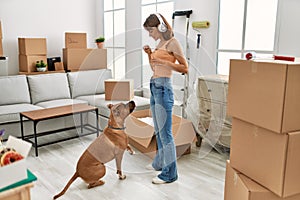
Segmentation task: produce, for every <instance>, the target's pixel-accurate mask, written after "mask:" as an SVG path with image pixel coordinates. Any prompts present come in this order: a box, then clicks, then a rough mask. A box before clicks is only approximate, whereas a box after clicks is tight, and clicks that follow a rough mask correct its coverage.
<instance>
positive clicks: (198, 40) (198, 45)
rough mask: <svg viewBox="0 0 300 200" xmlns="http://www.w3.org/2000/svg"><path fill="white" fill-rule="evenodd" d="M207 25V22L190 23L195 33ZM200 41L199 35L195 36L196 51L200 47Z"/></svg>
mask: <svg viewBox="0 0 300 200" xmlns="http://www.w3.org/2000/svg"><path fill="white" fill-rule="evenodd" d="M209 25H210V23H209V21H195V22H192V27H193V29H195V30H196V31H198V30H197V29H200V28H208V27H209ZM200 40H201V34H200V33H199V34H197V49H199V47H200Z"/></svg>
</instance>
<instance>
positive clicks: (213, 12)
mask: <svg viewBox="0 0 300 200" xmlns="http://www.w3.org/2000/svg"><path fill="white" fill-rule="evenodd" d="M175 10H192V11H193V13H192V14H191V16H190V26H189V30H190V31H189V33H188V36H189V37H188V38H189V40H188V42H189V49H190V72H192V73H190V74H191V75H196V76H199V75H201V74H215V73H216V63H215V61H216V48H217V36H218V35H217V31H218V11H219V0H210V1H207V0H184V1H182V0H177V1H175ZM177 20H178V21H180V18H179V17H178V19H177V18H176V17H175V23H174V24H175V25H174V29H175V32H181V33H182V34H183V36H185V31H184V30H185V27H186V26H185V25H186V21H185V18H183V19H181V22H178V25H177V22H176V21H177ZM195 21H209V22H210V26H209V28H202V29H193V28H192V22H195ZM197 34H201V45H200V48H199V49H197Z"/></svg>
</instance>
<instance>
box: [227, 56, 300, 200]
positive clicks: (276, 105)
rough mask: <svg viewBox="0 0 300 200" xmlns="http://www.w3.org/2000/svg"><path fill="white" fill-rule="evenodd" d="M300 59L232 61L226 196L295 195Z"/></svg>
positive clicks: (299, 161) (295, 198)
mask: <svg viewBox="0 0 300 200" xmlns="http://www.w3.org/2000/svg"><path fill="white" fill-rule="evenodd" d="M299 99H300V63H294V62H288V61H271V60H270V61H262V60H260V61H252V60H231V61H230V75H229V87H228V107H227V108H228V114H229V115H230V116H232V135H231V151H230V160H229V161H228V163H227V168H226V178H225V191H224V193H225V196H224V199H225V200H261V199H264V200H283V199H284V200H299V199H300V170H299V169H300V157H299V154H300V117H299V113H300V101H299Z"/></svg>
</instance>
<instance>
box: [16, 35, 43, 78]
mask: <svg viewBox="0 0 300 200" xmlns="http://www.w3.org/2000/svg"><path fill="white" fill-rule="evenodd" d="M18 45H19V71H20V72H21V73H22V72H36V71H37V70H36V66H35V65H36V62H37V61H39V62H40V61H41V60H43V61H44V63H47V41H46V38H18Z"/></svg>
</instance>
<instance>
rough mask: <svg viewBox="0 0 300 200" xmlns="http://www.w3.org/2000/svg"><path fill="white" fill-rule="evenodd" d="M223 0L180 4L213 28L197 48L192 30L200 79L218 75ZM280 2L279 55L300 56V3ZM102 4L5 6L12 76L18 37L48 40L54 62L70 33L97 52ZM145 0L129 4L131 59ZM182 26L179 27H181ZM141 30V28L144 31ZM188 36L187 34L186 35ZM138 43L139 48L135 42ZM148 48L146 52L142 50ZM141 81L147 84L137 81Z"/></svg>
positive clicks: (15, 0)
mask: <svg viewBox="0 0 300 200" xmlns="http://www.w3.org/2000/svg"><path fill="white" fill-rule="evenodd" d="M219 1H220V0H209V1H208V0H184V1H183V0H175V10H187V9H192V10H193V14H192V15H191V18H190V23H192V22H193V21H203V20H208V21H210V23H211V25H210V27H209V28H208V29H201V30H199V31H200V33H201V35H202V41H201V48H200V49H197V48H196V40H197V34H198V33H199V31H195V30H193V29H192V26H191V24H190V32H189V44H190V58H191V60H190V65H191V66H192V67H193V68H195V70H196V71H197V75H198V74H211V73H215V72H216V69H215V67H216V65H215V60H216V51H215V49H216V47H217V30H218V10H219V7H218V4H219ZM279 1H280V8H279V12H280V17H281V21H280V27H279V28H280V34H279V37H278V52H277V53H278V54H288V55H295V56H300V45H299V44H300V37H299V35H300V26H299V25H298V24H297V23H298V22H299V21H300V12H299V11H298V9H297V8H299V6H300V1H299V0H289V1H286V0H279ZM102 3H103V2H102V0H63V1H59V0H43V1H41V0H26V1H24V0H9V1H0V20H1V21H2V29H3V49H4V54H5V55H6V56H8V57H9V74H17V73H18V71H19V67H18V42H17V38H18V37H46V38H47V45H48V47H47V49H48V55H47V56H48V57H52V56H62V48H64V33H65V32H86V33H87V39H88V48H95V47H96V46H95V44H94V38H96V37H97V36H98V35H100V34H102V33H103V30H102V22H103V18H102V15H101V10H102V6H103V4H102ZM139 3H140V0H127V3H126V5H127V6H130V5H133V6H132V7H131V9H130V12H128V13H127V14H126V15H127V16H126V17H127V19H130V21H132V22H133V23H132V24H126V27H127V28H129V29H130V31H131V33H130V34H127V36H128V40H127V41H126V45H127V47H126V48H128V49H127V50H128V52H130V51H134V53H133V54H132V55H129V58H130V59H136V58H137V56H138V55H139V54H140V52H138V51H136V50H135V49H138V46H139V45H141V46H142V44H141V41H140V40H137V39H136V36H137V34H138V33H139V31H138V30H137V29H138V28H139V27H140V26H142V24H141V19H140V17H139V15H140V11H136V10H135V8H136V5H137V4H139ZM176 22H178V23H179V24H178V26H175V33H176V32H177V33H180V32H182V30H184V28H183V26H184V25H183V24H184V23H185V21H183V19H178V20H176ZM176 25H177V24H176ZM140 28H141V27H140ZM184 34H185V33H182V35H184ZM130 40H134V41H133V43H131V42H132V41H130ZM141 48H142V47H141ZM139 63H140V60H139V61H132V60H131V61H130V60H129V61H127V64H128V66H129V67H128V69H127V70H132V68H130V66H136V65H138V64H139ZM130 76H131V77H128V78H132V77H140V76H141V71H140V70H135V71H133V72H132V73H130ZM137 79H138V80H137V82H140V81H141V80H140V79H139V78H137Z"/></svg>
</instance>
